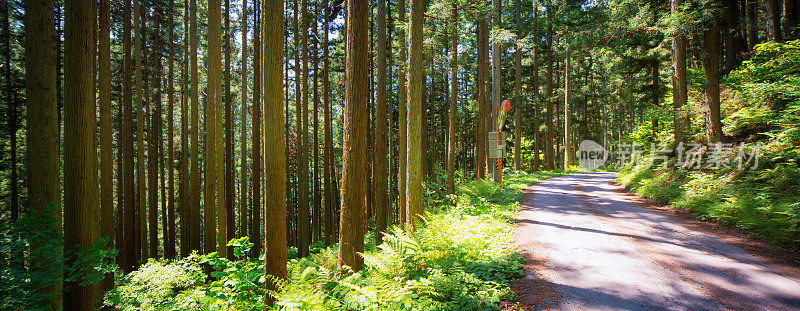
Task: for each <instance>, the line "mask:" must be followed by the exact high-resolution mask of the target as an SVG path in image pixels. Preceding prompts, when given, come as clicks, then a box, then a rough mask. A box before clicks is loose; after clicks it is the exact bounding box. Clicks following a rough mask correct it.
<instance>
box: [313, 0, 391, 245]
mask: <svg viewBox="0 0 800 311" xmlns="http://www.w3.org/2000/svg"><path fill="white" fill-rule="evenodd" d="M400 1H403V0H400ZM324 6H325V9H324V11H323V16H324V17H325V19H324V21H323V23H324V27H323V36H322V38H323V43H322V118H323V120H322V123H323V129H322V131H323V136H324V137H323V140H324V144H325V147H324V155H323V156H324V157H325V173H324V176H323V179H324V183H325V184H324V188H325V189H324V191H325V192H324V194H325V246H328V245H331V244H332V243H333V241H334V240H336V238H335V237H334V231H335V230H334V223H335V222H334V221H333V220H334V215H333V214H334V198H333V195H334V193H335V191H337V190H338V189H336V185H335V184H334V179H333V178H334V177H333V174H334V173H333V134H332V133H331V128H332V127H331V109H330V99H329V94H330V90H329V85H328V28H329V27H330V26H329V25H330V22H329V21H328V15H329V10H330V9H329V6H328V4H327V3H325V4H324Z"/></svg>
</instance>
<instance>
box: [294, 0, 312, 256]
mask: <svg viewBox="0 0 800 311" xmlns="http://www.w3.org/2000/svg"><path fill="white" fill-rule="evenodd" d="M302 6H303V9H302V10H301V11H300V12H301V14H300V22H301V23H302V26H301V27H300V29H301V31H302V33H301V34H300V40H301V41H302V42H301V43H300V44H301V46H302V47H303V52H302V53H303V54H302V62H303V67H302V69H301V70H302V74H301V77H300V79H301V81H300V83H302V93H301V96H302V99H301V100H300V101H299V102H298V105H299V106H298V107H299V109H298V111H299V112H300V113H299V118H300V120H299V121H298V122H297V123H298V124H297V129H298V130H297V133H298V135H297V137H298V138H299V139H300V145H298V146H297V149H298V151H299V152H298V154H299V155H300V159H299V162H298V168H297V174H298V176H297V182H298V183H299V186H298V188H299V189H300V193H299V194H298V201H299V202H298V203H299V206H298V207H297V208H298V209H297V228H298V231H299V236H298V238H299V243H297V253H298V256H300V257H305V256H308V246H309V242H311V230H310V229H311V223H310V218H309V216H310V215H309V214H310V212H311V210H310V208H309V204H308V203H309V200H308V0H303V1H302Z"/></svg>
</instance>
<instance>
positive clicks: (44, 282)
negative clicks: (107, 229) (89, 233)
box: [0, 205, 117, 310]
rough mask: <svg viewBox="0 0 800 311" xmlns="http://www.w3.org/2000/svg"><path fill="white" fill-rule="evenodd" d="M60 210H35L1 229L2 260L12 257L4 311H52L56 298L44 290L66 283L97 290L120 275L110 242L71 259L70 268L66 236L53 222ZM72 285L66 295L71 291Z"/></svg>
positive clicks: (1, 297) (5, 264)
mask: <svg viewBox="0 0 800 311" xmlns="http://www.w3.org/2000/svg"><path fill="white" fill-rule="evenodd" d="M55 209H56V207H55V205H50V206H48V207H47V208H45V209H42V210H38V209H30V212H29V213H27V214H23V215H22V217H20V218H19V219H18V220H17V221H15V222H2V223H0V232H2V234H1V235H0V242H1V243H0V245H2V246H0V254H8V255H10V256H9V257H8V258H2V259H0V310H41V309H46V308H47V307H48V306H49V305H50V304H51V303H52V297H51V295H49V294H48V293H46V292H43V291H41V290H39V289H41V288H50V287H53V286H54V285H56V284H57V283H59V282H64V281H66V282H78V283H79V284H80V285H89V284H96V283H98V282H100V281H101V280H102V278H103V275H104V274H105V273H109V272H114V271H115V269H116V265H115V264H114V263H113V258H114V257H115V256H116V252H117V251H116V250H115V249H113V248H108V247H107V245H108V241H109V239H108V238H107V237H104V238H101V239H100V240H98V241H96V242H94V243H91V244H89V245H88V246H87V247H85V248H79V249H76V250H73V253H68V254H67V255H68V256H72V258H74V260H73V261H72V262H70V263H69V264H67V261H66V260H65V257H64V254H63V251H62V250H63V245H64V235H63V234H62V233H61V232H60V230H58V229H56V228H58V227H59V225H60V223H59V222H58V219H57V218H55V217H52V215H53V211H55ZM23 250H26V251H25V252H23ZM68 284H69V283H65V285H64V287H63V291H64V292H69V291H70V290H71V288H70V287H69V286H68Z"/></svg>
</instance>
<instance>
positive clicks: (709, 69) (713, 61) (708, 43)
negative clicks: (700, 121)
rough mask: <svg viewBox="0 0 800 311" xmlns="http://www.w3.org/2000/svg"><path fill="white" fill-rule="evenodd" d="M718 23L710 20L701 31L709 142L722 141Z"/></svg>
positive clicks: (706, 124) (704, 102) (707, 136)
mask: <svg viewBox="0 0 800 311" xmlns="http://www.w3.org/2000/svg"><path fill="white" fill-rule="evenodd" d="M719 44H720V42H719V25H718V22H717V21H712V22H711V25H710V26H709V27H708V29H706V30H704V31H703V52H704V57H703V68H704V69H705V70H704V72H705V74H704V75H705V83H706V85H705V93H706V99H705V101H703V104H704V106H705V115H706V116H705V117H706V122H705V127H706V138H707V140H708V142H709V143H717V142H721V141H722V128H721V124H720V109H719Z"/></svg>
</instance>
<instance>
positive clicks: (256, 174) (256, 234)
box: [250, 2, 286, 258]
mask: <svg viewBox="0 0 800 311" xmlns="http://www.w3.org/2000/svg"><path fill="white" fill-rule="evenodd" d="M262 4H263V8H262V6H261V5H258V3H254V4H253V6H254V7H255V8H254V10H255V15H254V17H255V19H256V22H255V25H256V26H255V29H254V30H253V35H254V38H253V52H254V54H253V133H252V134H251V135H253V139H252V141H253V169H252V172H253V179H252V180H253V198H252V205H250V213H251V215H250V237H251V238H252V240H253V250H252V252H251V254H250V255H251V256H252V258H258V257H259V256H261V246H262V244H263V243H262V242H261V210H262V209H263V208H264V207H262V206H261V172H262V170H263V166H262V164H261V159H262V157H261V156H262V155H261V123H262V122H261V116H262V115H263V114H264V106H263V102H262V101H261V93H262V92H263V91H262V87H261V78H262V77H263V76H264V75H262V73H261V63H262V62H261V57H262V55H263V54H264V53H262V52H261V47H262V44H261V35H262V34H263V32H264V30H265V27H263V24H262V23H261V21H262V19H263V18H264V16H263V11H262V10H263V9H266V8H267V6H268V5H269V4H270V3H267V2H262ZM281 16H283V15H281ZM284 174H285V172H284ZM284 195H286V194H285V193H284ZM284 204H285V203H284ZM284 226H285V224H284Z"/></svg>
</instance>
